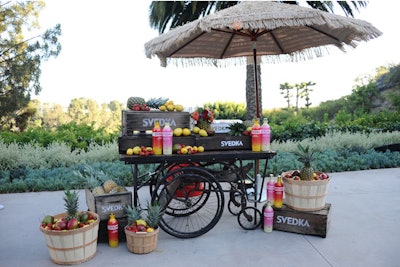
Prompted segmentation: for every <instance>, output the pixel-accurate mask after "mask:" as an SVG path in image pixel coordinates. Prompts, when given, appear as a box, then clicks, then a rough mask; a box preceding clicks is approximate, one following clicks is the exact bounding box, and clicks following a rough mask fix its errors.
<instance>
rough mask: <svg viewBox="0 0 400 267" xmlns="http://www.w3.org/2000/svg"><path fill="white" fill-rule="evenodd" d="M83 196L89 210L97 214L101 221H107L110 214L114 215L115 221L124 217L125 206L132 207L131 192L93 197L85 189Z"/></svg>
mask: <svg viewBox="0 0 400 267" xmlns="http://www.w3.org/2000/svg"><path fill="white" fill-rule="evenodd" d="M85 194H86V204H87V206H88V208H89V210H90V211H93V212H95V213H97V214H98V215H99V217H100V220H101V221H103V220H107V221H108V219H109V218H110V214H111V213H114V215H115V218H117V219H118V218H122V217H125V216H126V215H125V210H124V208H125V206H127V205H130V206H132V192H130V191H126V192H121V193H115V194H105V195H101V196H94V195H93V194H92V192H90V190H88V189H86V190H85Z"/></svg>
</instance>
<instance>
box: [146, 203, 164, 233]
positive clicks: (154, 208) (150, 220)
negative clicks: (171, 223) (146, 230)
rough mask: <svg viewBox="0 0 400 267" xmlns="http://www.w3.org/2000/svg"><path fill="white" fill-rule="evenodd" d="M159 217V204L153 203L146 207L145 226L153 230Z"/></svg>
mask: <svg viewBox="0 0 400 267" xmlns="http://www.w3.org/2000/svg"><path fill="white" fill-rule="evenodd" d="M160 216H161V206H160V204H159V203H157V202H155V203H154V204H153V205H150V204H148V205H147V220H146V221H147V224H148V225H149V226H151V227H153V228H154V229H156V228H157V227H158V223H159V222H160Z"/></svg>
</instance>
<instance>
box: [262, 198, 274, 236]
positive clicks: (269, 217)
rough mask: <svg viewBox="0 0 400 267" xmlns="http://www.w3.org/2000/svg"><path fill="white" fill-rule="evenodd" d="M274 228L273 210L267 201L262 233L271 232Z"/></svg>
mask: <svg viewBox="0 0 400 267" xmlns="http://www.w3.org/2000/svg"><path fill="white" fill-rule="evenodd" d="M273 226H274V209H273V208H272V207H271V202H270V201H267V206H266V207H265V209H264V232H266V233H270V232H272V228H273Z"/></svg>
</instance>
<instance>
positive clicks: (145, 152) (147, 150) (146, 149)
mask: <svg viewBox="0 0 400 267" xmlns="http://www.w3.org/2000/svg"><path fill="white" fill-rule="evenodd" d="M126 155H128V156H132V155H139V156H149V155H154V151H153V148H152V147H150V146H135V147H133V148H128V149H127V150H126Z"/></svg>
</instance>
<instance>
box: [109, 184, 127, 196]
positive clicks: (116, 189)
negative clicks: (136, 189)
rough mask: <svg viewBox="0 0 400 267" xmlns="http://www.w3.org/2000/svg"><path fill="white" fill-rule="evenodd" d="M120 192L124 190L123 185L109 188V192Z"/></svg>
mask: <svg viewBox="0 0 400 267" xmlns="http://www.w3.org/2000/svg"><path fill="white" fill-rule="evenodd" d="M122 192H126V188H125V187H123V186H120V185H118V186H116V187H114V188H113V189H111V191H110V194H114V193H122Z"/></svg>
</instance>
